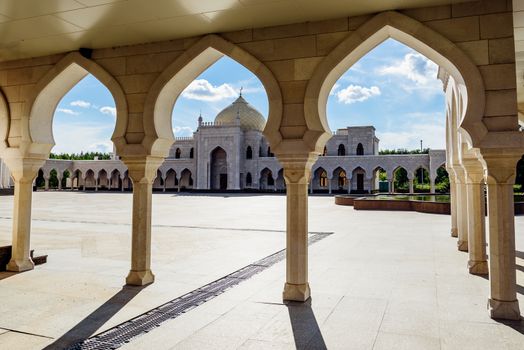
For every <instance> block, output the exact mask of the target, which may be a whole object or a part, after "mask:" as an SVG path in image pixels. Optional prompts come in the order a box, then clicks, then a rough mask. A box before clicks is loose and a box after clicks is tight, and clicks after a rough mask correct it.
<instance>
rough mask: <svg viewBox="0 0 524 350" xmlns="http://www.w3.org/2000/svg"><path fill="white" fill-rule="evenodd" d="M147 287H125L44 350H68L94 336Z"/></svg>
mask: <svg viewBox="0 0 524 350" xmlns="http://www.w3.org/2000/svg"><path fill="white" fill-rule="evenodd" d="M145 287H147V285H146V286H138V287H136V286H127V285H126V286H123V287H122V289H121V290H120V291H119V292H118V293H116V294H115V295H113V296H112V297H111V298H110V299H109V300H107V301H106V302H105V303H104V304H102V305H100V307H98V309H96V310H95V311H93V312H92V313H91V314H89V315H88V316H87V317H86V318H84V319H83V320H82V321H80V322H79V323H78V324H77V325H75V326H74V327H73V328H71V329H70V330H69V331H67V332H66V333H65V334H64V335H62V336H61V337H60V338H58V339H57V340H55V341H54V342H53V343H52V344H50V345H48V346H47V347H45V348H44V350H58V349H66V348H68V347H70V346H72V345H74V344H76V343H79V342H82V341H84V340H86V339H87V338H89V337H90V336H92V335H93V334H94V333H95V332H96V331H97V330H98V329H99V328H100V327H102V326H103V325H104V324H105V323H106V322H107V321H109V320H110V319H111V317H113V316H114V315H115V314H116V313H117V312H118V311H120V310H121V309H122V308H123V307H124V306H125V305H126V304H127V303H129V302H130V301H131V300H132V299H133V298H134V297H135V296H137V295H138V293H140V292H141V291H142V290H143V289H144V288H145Z"/></svg>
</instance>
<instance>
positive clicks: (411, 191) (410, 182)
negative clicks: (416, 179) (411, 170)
mask: <svg viewBox="0 0 524 350" xmlns="http://www.w3.org/2000/svg"><path fill="white" fill-rule="evenodd" d="M408 180H409V194H413V193H415V191H414V190H413V179H412V178H411V179H408Z"/></svg>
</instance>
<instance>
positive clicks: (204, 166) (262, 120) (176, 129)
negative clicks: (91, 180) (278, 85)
mask: <svg viewBox="0 0 524 350" xmlns="http://www.w3.org/2000/svg"><path fill="white" fill-rule="evenodd" d="M211 53H213V54H216V55H218V56H217V57H215V59H214V60H213V61H212V62H210V63H209V65H207V66H205V67H202V66H200V63H199V61H198V59H195V60H194V61H192V62H189V63H188V64H187V66H186V67H187V68H188V67H192V68H191V70H192V73H191V75H192V76H193V77H194V80H192V81H188V80H187V79H185V77H184V79H183V81H184V84H186V82H187V85H186V86H185V88H184V89H180V93H179V95H178V97H176V99H175V100H176V101H173V104H172V105H171V107H172V113H171V125H172V131H173V134H174V135H175V142H174V144H173V146H172V147H171V150H170V155H169V157H168V158H167V159H166V161H165V163H164V164H163V166H162V169H163V170H164V171H163V173H164V174H165V170H167V169H168V168H173V169H175V171H176V174H177V175H178V174H180V173H181V170H182V168H187V169H189V170H190V171H191V173H192V174H194V176H196V178H195V186H194V187H193V188H194V189H196V190H213V191H232V190H235V191H238V190H245V189H249V190H250V191H252V190H253V189H261V188H260V186H259V178H258V177H257V176H254V174H259V173H260V171H261V170H262V168H263V166H262V165H261V164H260V163H259V162H258V160H259V159H260V158H262V157H271V156H272V153H271V149H270V146H269V142H268V140H267V139H266V138H265V136H264V134H263V131H264V128H265V125H266V123H267V119H268V113H269V112H270V110H269V102H268V96H267V94H266V90H265V87H264V85H263V82H262V81H261V80H260V79H259V78H258V77H257V76H256V75H255V74H254V73H252V72H251V71H250V70H249V69H248V68H246V67H245V66H243V65H242V62H237V61H236V60H235V59H233V58H231V57H229V56H224V55H222V54H221V53H220V52H219V51H216V50H214V49H212V50H211V51H205V52H203V53H201V54H200V56H198V57H201V58H202V59H204V57H208V55H210V54H211ZM195 70H196V71H198V70H200V72H199V73H198V75H197V74H195ZM173 79H178V78H177V77H176V75H175V78H173ZM170 84H171V82H169V83H168V84H167V85H166V88H169V85H170ZM178 84H181V82H179V83H178ZM177 86H178V85H177ZM172 88H173V89H174V88H175V87H174V85H173V87H172ZM178 89H179V87H177V88H176V91H177V92H178ZM161 96H163V93H161ZM163 98H164V97H162V99H163ZM166 98H167V97H166ZM171 98H172V100H173V97H171ZM160 102H161V101H160ZM218 149H220V150H221V151H220V152H217V150H218ZM257 149H258V150H265V151H266V152H262V151H260V152H258V154H257V152H254V150H257ZM274 163H275V164H277V161H275V162H274ZM219 168H220V169H219ZM275 168H276V166H275ZM248 173H250V174H251V177H252V178H251V180H252V181H251V183H250V184H249V185H248V183H249V182H248V181H246V176H247V174H248ZM164 176H165V175H164ZM220 178H221V179H222V180H220ZM169 190H174V188H171V187H170V186H169V184H168V185H167V188H166V191H169Z"/></svg>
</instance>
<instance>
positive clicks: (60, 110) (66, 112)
mask: <svg viewBox="0 0 524 350" xmlns="http://www.w3.org/2000/svg"><path fill="white" fill-rule="evenodd" d="M56 111H57V112H60V113H64V114H69V115H79V114H80V112H75V111H73V110H72V109H69V108H57V109H56Z"/></svg>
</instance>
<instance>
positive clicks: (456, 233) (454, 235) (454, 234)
mask: <svg viewBox="0 0 524 350" xmlns="http://www.w3.org/2000/svg"><path fill="white" fill-rule="evenodd" d="M458 236H459V234H458V230H457V228H456V227H455V228H452V229H451V237H458Z"/></svg>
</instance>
